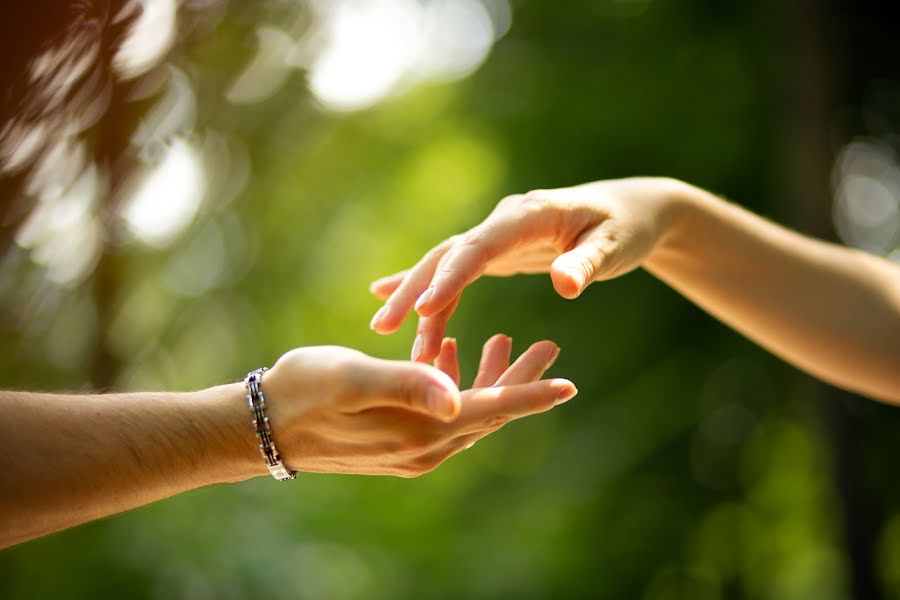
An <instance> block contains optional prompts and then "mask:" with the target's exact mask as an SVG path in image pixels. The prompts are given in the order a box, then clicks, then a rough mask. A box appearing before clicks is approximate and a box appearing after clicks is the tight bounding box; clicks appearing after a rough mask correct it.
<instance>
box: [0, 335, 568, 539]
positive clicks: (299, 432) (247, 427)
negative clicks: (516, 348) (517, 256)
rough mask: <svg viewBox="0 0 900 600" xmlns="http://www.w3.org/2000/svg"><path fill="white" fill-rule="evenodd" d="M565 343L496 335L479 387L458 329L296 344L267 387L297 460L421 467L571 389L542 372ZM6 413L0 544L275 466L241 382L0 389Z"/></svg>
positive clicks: (275, 424) (1, 423)
mask: <svg viewBox="0 0 900 600" xmlns="http://www.w3.org/2000/svg"><path fill="white" fill-rule="evenodd" d="M557 352H558V348H557V347H556V345H555V344H553V343H552V342H549V341H544V342H539V343H537V344H534V345H532V346H531V347H530V348H529V349H528V350H526V351H525V352H524V353H523V354H522V355H521V356H520V357H519V358H518V360H516V361H515V363H514V364H512V365H510V362H509V358H510V342H509V338H507V337H505V336H495V337H493V338H491V340H489V341H488V343H487V344H486V345H485V348H484V353H483V355H482V365H481V369H480V372H479V375H478V377H477V378H476V381H475V387H473V389H471V390H467V391H465V392H460V391H459V389H458V383H459V381H458V378H459V375H458V373H459V367H458V364H457V358H456V342H455V341H454V340H444V342H443V344H442V349H441V352H440V353H439V356H438V357H437V358H438V359H437V361H436V367H437V368H435V367H431V366H428V365H423V364H416V363H409V362H400V361H387V360H379V359H375V358H371V357H368V356H366V355H364V354H362V353H360V352H357V351H354V350H350V349H347V348H339V347H314V348H298V349H296V350H293V351H291V352H288V353H287V354H285V355H284V356H283V357H282V358H281V359H280V360H279V361H278V362H277V363H276V364H275V366H274V367H273V368H272V369H271V370H270V371H269V372H268V373H266V374H265V375H264V377H263V382H262V388H263V392H264V393H265V395H266V412H267V415H268V416H269V418H270V421H271V427H272V433H273V437H274V440H275V443H276V445H277V448H278V450H279V452H280V454H281V455H282V458H283V460H284V463H285V465H286V466H287V467H288V468H289V469H292V470H298V471H313V472H329V473H359V474H373V475H399V476H403V477H414V476H417V475H420V474H422V473H426V472H428V471H430V470H432V469H434V468H435V467H437V466H438V465H439V464H440V463H441V462H443V461H444V460H446V459H447V458H449V457H450V456H452V455H454V454H456V453H457V452H459V451H460V450H462V449H464V448H465V447H467V446H468V445H470V444H472V443H473V442H474V441H476V440H478V439H480V438H481V437H484V436H485V435H488V434H489V433H491V432H492V431H495V430H496V429H499V428H500V427H501V426H502V425H503V424H504V423H506V422H508V421H510V420H512V419H516V418H520V417H524V416H526V415H529V414H534V413H539V412H544V411H546V410H549V409H551V408H552V407H553V406H555V405H557V404H560V403H562V402H565V401H566V400H568V399H570V398H571V397H572V396H574V395H575V392H576V390H575V387H574V386H573V385H572V384H571V382H569V381H566V380H564V379H554V380H540V378H541V377H542V376H543V373H544V372H545V371H546V369H548V368H549V367H550V365H551V364H552V363H553V361H554V360H555V358H556V354H557ZM0 415H2V416H0V460H2V464H3V470H2V472H0V547H3V546H9V545H11V544H16V543H19V542H22V541H25V540H28V539H32V538H35V537H38V536H41V535H45V534H47V533H51V532H54V531H58V530H61V529H64V528H67V527H71V526H74V525H78V524H80V523H84V522H87V521H91V520H93V519H97V518H101V517H104V516H107V515H111V514H114V513H117V512H121V511H124V510H128V509H131V508H134V507H137V506H141V505H144V504H147V503H150V502H154V501H156V500H160V499H162V498H166V497H168V496H172V495H174V494H178V493H180V492H184V491H186V490H190V489H193V488H197V487H202V486H206V485H211V484H215V483H226V482H235V481H242V480H245V479H249V478H251V477H255V476H258V475H268V470H267V468H266V466H265V463H264V461H263V459H262V457H261V455H260V452H259V450H258V448H257V444H258V440H257V438H256V435H255V433H254V430H253V427H252V425H251V424H250V411H249V408H248V405H247V400H246V390H245V388H244V385H243V383H236V384H228V385H223V386H219V387H214V388H210V389H207V390H202V391H199V392H189V393H171V394H162V393H140V394H103V395H58V394H34V393H27V392H0ZM273 485H274V482H273Z"/></svg>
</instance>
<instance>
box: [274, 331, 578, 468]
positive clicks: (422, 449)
mask: <svg viewBox="0 0 900 600" xmlns="http://www.w3.org/2000/svg"><path fill="white" fill-rule="evenodd" d="M510 349H511V341H510V339H509V338H508V337H506V336H503V335H496V336H494V337H492V338H491V339H490V340H488V342H487V343H486V344H485V346H484V351H483V354H482V358H481V365H480V367H479V371H478V376H477V377H476V379H475V382H474V385H473V388H472V389H470V390H467V391H464V392H460V391H459V390H458V388H457V386H458V384H459V364H458V361H457V353H456V351H457V347H456V341H455V340H452V339H446V340H444V341H443V343H442V344H441V347H440V351H439V353H438V356H437V360H436V361H435V366H436V367H437V368H435V367H431V366H428V365H423V364H417V363H413V362H402V361H388V360H380V359H375V358H371V357H369V356H366V355H365V354H363V353H361V352H358V351H356V350H351V349H348V348H341V347H333V346H324V347H307V348H298V349H296V350H292V351H290V352H288V353H287V354H285V355H284V356H282V357H281V359H280V360H279V361H278V362H277V363H276V364H275V366H274V367H273V368H272V369H271V371H269V372H268V373H267V374H266V375H265V378H264V380H263V389H264V392H265V394H266V402H267V406H268V410H269V412H270V418H271V421H272V423H273V430H274V436H275V439H276V440H277V443H278V448H279V450H280V452H281V454H282V456H283V458H284V461H285V464H286V465H287V466H288V467H289V468H291V469H295V470H299V471H314V472H328V473H358V474H371V475H399V476H401V477H415V476H418V475H421V474H423V473H426V472H428V471H431V470H432V469H434V468H435V467H437V466H438V465H439V464H440V463H442V462H443V461H444V460H446V459H447V458H449V457H450V456H452V455H454V454H456V453H457V452H459V451H460V450H463V449H465V448H466V447H468V446H471V445H472V444H473V443H475V441H476V440H478V439H480V438H482V437H484V436H486V435H487V434H489V433H491V432H492V431H495V430H497V429H499V428H500V427H502V426H503V425H504V424H506V423H507V422H509V421H511V420H513V419H518V418H521V417H524V416H527V415H530V414H535V413H540V412H544V411H547V410H550V409H551V408H553V407H554V406H556V405H557V404H561V403H562V402H565V401H566V400H569V399H570V398H572V397H573V396H575V394H576V392H577V391H576V389H575V386H574V385H573V384H572V383H571V382H570V381H567V380H565V379H551V380H543V381H541V380H540V378H541V377H542V376H543V374H544V372H545V371H546V370H547V369H549V368H550V366H551V365H552V364H553V361H554V360H555V359H556V356H557V354H558V353H559V348H558V347H557V346H556V345H555V344H554V343H552V342H549V341H543V342H538V343H536V344H534V345H532V346H531V347H530V348H529V349H528V350H526V351H525V352H524V353H523V354H522V355H521V356H519V358H518V359H517V360H516V361H515V363H514V364H512V365H511V366H510V364H509V358H510Z"/></svg>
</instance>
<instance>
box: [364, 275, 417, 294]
mask: <svg viewBox="0 0 900 600" xmlns="http://www.w3.org/2000/svg"><path fill="white" fill-rule="evenodd" d="M408 274H409V269H407V270H405V271H400V272H399V273H394V274H393V275H388V276H387V277H381V278H379V279H376V280H375V281H373V282H372V283H370V284H369V293H371V294H372V295H373V296H375V297H376V298H378V299H379V300H387V299H388V298H390V297H391V294H393V293H394V290H396V289H397V288H398V287H400V284H401V283H403V280H404V279H405V278H406V276H407V275H408Z"/></svg>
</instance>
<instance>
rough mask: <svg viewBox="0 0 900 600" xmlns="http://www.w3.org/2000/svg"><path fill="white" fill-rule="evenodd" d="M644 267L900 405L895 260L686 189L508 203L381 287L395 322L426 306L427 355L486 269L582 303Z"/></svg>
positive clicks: (648, 183) (632, 186) (387, 321)
mask: <svg viewBox="0 0 900 600" xmlns="http://www.w3.org/2000/svg"><path fill="white" fill-rule="evenodd" d="M638 267H644V268H646V269H647V270H648V271H650V272H651V273H653V274H654V275H655V276H656V277H658V278H659V279H661V280H663V281H665V282H666V283H668V284H669V285H671V286H672V287H673V288H675V289H676V290H678V291H679V292H681V293H682V294H683V295H685V296H686V297H687V298H689V299H691V300H692V301H693V302H695V303H697V304H698V305H699V306H701V307H703V308H704V309H706V310H707V311H709V312H710V313H711V314H713V315H714V316H716V317H717V318H719V319H721V320H722V321H724V322H725V323H727V324H729V325H730V326H732V327H734V328H735V329H737V330H738V331H740V332H741V333H743V334H744V335H747V336H748V337H750V338H751V339H753V340H755V341H756V342H758V343H759V344H761V345H763V346H764V347H766V348H768V349H769V350H771V351H772V352H774V353H776V354H778V355H780V356H782V357H783V358H785V359H786V360H788V361H791V362H792V363H794V364H795V365H797V366H798V367H800V368H802V369H805V370H807V371H809V372H810V373H812V374H814V375H816V376H818V377H821V378H822V379H825V380H827V381H830V382H832V383H835V384H837V385H840V386H843V387H845V388H848V389H851V390H854V391H857V392H861V393H863V394H867V395H869V396H872V397H874V398H878V399H881V400H885V401H890V402H895V403H900V268H898V267H897V266H895V265H892V264H890V263H888V262H887V261H885V260H882V259H880V258H877V257H874V256H870V255H867V254H864V253H862V252H858V251H855V250H851V249H847V248H844V247H841V246H837V245H834V244H828V243H825V242H821V241H817V240H813V239H810V238H807V237H804V236H801V235H799V234H797V233H794V232H791V231H789V230H787V229H784V228H782V227H780V226H778V225H775V224H773V223H770V222H768V221H766V220H764V219H762V218H760V217H758V216H756V215H754V214H752V213H750V212H748V211H746V210H743V209H741V208H739V207H737V206H734V205H732V204H729V203H727V202H725V201H723V200H721V199H719V198H716V197H715V196H713V195H711V194H709V193H707V192H704V191H702V190H700V189H698V188H695V187H693V186H690V185H688V184H685V183H682V182H678V181H674V180H671V179H662V178H633V179H622V180H611V181H600V182H596V183H590V184H586V185H580V186H575V187H571V188H561V189H555V190H536V191H533V192H529V193H527V194H524V195H516V196H510V197H508V198H505V199H504V200H503V201H501V202H500V204H499V205H498V206H497V208H496V209H495V210H494V211H493V212H492V213H491V215H490V216H489V217H488V218H487V219H485V221H484V222H482V223H480V224H479V225H477V226H476V227H474V228H472V229H471V230H469V231H467V232H465V233H463V234H461V235H458V236H454V237H453V238H451V239H449V240H447V241H445V242H444V243H442V244H440V245H439V246H437V247H435V248H434V249H433V250H432V251H431V252H429V253H428V254H426V255H425V257H424V258H423V259H422V260H421V261H419V263H417V264H416V265H415V266H414V267H413V268H411V269H410V270H409V271H404V272H402V273H398V274H397V275H394V276H390V277H386V278H384V279H381V280H379V281H376V282H375V283H373V285H372V291H373V293H375V294H376V295H378V296H379V297H381V298H384V299H386V304H385V308H384V309H382V311H380V312H379V313H378V314H377V315H376V317H375V318H374V319H373V323H372V328H373V329H375V331H377V332H379V333H390V332H392V331H395V330H396V329H397V328H398V327H399V325H400V323H401V322H402V321H403V319H405V317H406V316H407V314H408V313H409V312H410V311H411V310H412V309H413V308H414V307H415V309H416V310H417V311H418V312H419V316H420V318H419V335H420V336H421V338H422V339H421V341H420V343H419V344H418V347H419V348H422V349H423V350H422V352H420V353H418V354H417V355H416V356H414V357H413V358H414V359H418V360H422V361H425V360H430V359H431V357H432V356H433V354H434V352H435V351H436V349H435V348H436V342H437V341H439V339H440V337H439V336H441V335H443V331H444V329H445V327H446V323H447V320H448V319H449V318H450V315H451V314H452V312H453V308H454V307H455V304H456V303H457V302H458V301H459V296H460V294H461V293H462V291H463V289H464V288H465V286H467V285H468V284H469V283H471V282H473V281H474V280H476V279H477V278H478V277H479V276H481V275H482V274H488V275H512V274H515V273H542V272H543V273H547V272H549V273H550V276H551V279H552V281H553V285H554V287H555V288H556V290H557V292H559V293H560V295H562V296H564V297H566V298H575V297H577V296H578V295H579V294H581V292H582V291H583V290H584V288H585V287H587V285H589V284H590V283H591V282H593V281H599V280H605V279H611V278H614V277H618V276H620V275H623V274H625V273H628V272H629V271H631V270H633V269H636V268H638Z"/></svg>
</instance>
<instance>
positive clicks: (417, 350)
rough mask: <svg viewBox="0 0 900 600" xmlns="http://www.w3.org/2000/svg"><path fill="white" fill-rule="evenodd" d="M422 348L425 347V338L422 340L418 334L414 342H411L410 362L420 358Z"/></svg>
mask: <svg viewBox="0 0 900 600" xmlns="http://www.w3.org/2000/svg"><path fill="white" fill-rule="evenodd" d="M423 346H425V338H423V337H422V334H421V333H420V334H418V335H417V336H416V340H415V341H414V342H413V347H412V352H411V353H410V360H412V361H416V360H419V357H420V356H422V347H423Z"/></svg>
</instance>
